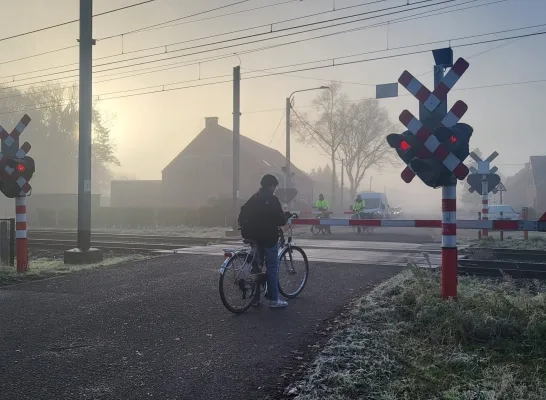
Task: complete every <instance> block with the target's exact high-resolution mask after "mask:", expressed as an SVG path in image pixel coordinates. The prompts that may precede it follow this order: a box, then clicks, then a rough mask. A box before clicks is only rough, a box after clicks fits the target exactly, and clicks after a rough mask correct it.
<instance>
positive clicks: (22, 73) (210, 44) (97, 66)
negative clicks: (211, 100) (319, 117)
mask: <svg viewBox="0 0 546 400" xmlns="http://www.w3.org/2000/svg"><path fill="white" fill-rule="evenodd" d="M430 1H433V0H421V1H419V2H418V3H412V4H410V5H415V4H420V3H429V2H430ZM454 1H457V0H443V1H440V2H438V3H434V4H424V5H421V6H418V7H414V8H410V9H406V10H398V11H391V12H389V13H386V14H382V15H377V16H372V17H366V18H361V19H358V20H354V21H345V22H342V23H337V24H333V25H328V26H323V27H315V28H312V29H307V30H303V31H299V32H292V33H288V34H284V35H279V36H275V37H270V38H261V39H258V40H254V41H247V42H245V43H237V44H233V45H227V46H221V47H216V48H213V49H206V50H201V51H196V52H193V53H188V54H184V55H178V56H171V57H164V58H161V59H159V60H149V61H145V62H140V63H134V64H131V65H127V66H119V67H112V68H111V69H110V70H112V69H120V68H129V67H132V66H138V65H143V64H149V63H155V62H162V61H168V60H171V59H176V58H181V57H187V56H190V55H196V54H203V53H208V52H212V51H218V50H224V49H228V48H233V47H236V46H243V45H248V44H254V43H260V42H263V41H267V40H273V39H281V38H284V37H289V36H293V35H299V34H303V33H308V32H313V31H316V30H320V29H328V28H333V27H337V26H340V25H346V24H350V23H355V22H362V21H366V20H370V19H375V18H382V17H387V16H390V15H394V14H399V13H401V12H408V11H413V10H417V9H422V8H426V7H432V6H436V5H442V4H446V3H452V2H454ZM473 1H478V0H470V2H473ZM497 1H505V0H497ZM399 7H407V5H404V6H395V7H394V8H399ZM390 9H392V7H390V8H386V9H382V10H376V11H373V12H367V13H361V14H356V15H363V14H368V13H376V12H381V11H388V10H390ZM354 16H355V15H353V16H347V17H340V18H349V17H354ZM336 19H339V18H336ZM334 20H335V19H334ZM331 21H332V20H325V21H317V22H314V23H311V24H319V23H326V22H331ZM309 25H310V24H304V25H298V26H294V27H290V28H284V29H282V30H277V31H273V32H269V33H265V34H272V33H279V32H282V31H286V30H292V29H298V28H302V27H306V26H309ZM263 34H264V33H259V34H254V35H250V36H248V37H253V36H254V37H257V36H262V35H263ZM335 34H339V33H335V32H334V33H331V34H327V35H330V36H331V35H335ZM245 37H247V36H245ZM323 37H325V36H323ZM241 39H243V37H239V38H233V39H227V40H223V41H217V42H212V43H208V44H202V45H198V46H193V47H187V48H184V49H177V50H168V51H165V52H162V53H161V54H151V55H145V56H139V57H133V58H129V59H125V60H118V61H111V62H106V63H102V64H96V65H94V66H93V68H99V67H103V66H109V65H114V64H119V63H126V62H129V61H135V60H142V59H145V58H150V57H157V56H160V55H164V54H168V53H178V52H181V51H185V50H191V49H196V48H200V47H205V46H213V45H215V44H221V43H227V42H232V41H238V40H241ZM305 40H310V39H302V41H305ZM110 57H111V56H108V57H104V58H110ZM71 65H78V63H71V64H64V65H60V66H56V67H50V68H43V69H40V70H34V71H27V72H21V73H18V74H13V75H8V76H4V77H0V79H6V78H13V81H15V77H17V76H21V75H28V74H33V73H37V72H42V71H47V70H52V69H57V68H62V67H66V66H71ZM77 71H79V69H78V68H74V69H69V70H64V71H57V72H52V73H50V74H46V75H39V76H34V77H29V78H22V79H18V80H19V81H21V80H25V79H26V80H28V79H36V78H42V77H45V76H50V75H58V74H65V73H71V72H77Z"/></svg>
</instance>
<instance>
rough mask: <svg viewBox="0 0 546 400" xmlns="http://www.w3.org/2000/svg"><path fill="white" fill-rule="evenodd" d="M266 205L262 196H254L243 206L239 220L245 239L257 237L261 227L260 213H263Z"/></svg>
mask: <svg viewBox="0 0 546 400" xmlns="http://www.w3.org/2000/svg"><path fill="white" fill-rule="evenodd" d="M265 205H266V203H265V201H264V199H263V198H261V197H260V196H252V197H251V198H250V199H249V200H248V201H247V202H246V203H245V204H243V206H242V207H241V211H240V213H239V218H238V220H237V222H238V224H239V229H240V230H241V236H242V237H243V238H245V239H253V238H255V237H256V234H257V233H258V230H259V227H260V213H261V212H263V210H264V207H265Z"/></svg>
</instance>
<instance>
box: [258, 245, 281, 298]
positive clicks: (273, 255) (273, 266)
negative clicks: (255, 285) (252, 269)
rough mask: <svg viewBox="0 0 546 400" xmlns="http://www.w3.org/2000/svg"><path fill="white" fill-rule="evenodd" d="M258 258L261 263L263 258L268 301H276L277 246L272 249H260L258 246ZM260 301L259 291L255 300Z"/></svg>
mask: <svg viewBox="0 0 546 400" xmlns="http://www.w3.org/2000/svg"><path fill="white" fill-rule="evenodd" d="M257 250H258V257H259V260H260V262H261V263H263V261H264V258H265V267H266V275H267V292H268V293H269V300H271V301H277V300H278V299H279V260H278V258H277V254H278V252H279V245H278V244H275V245H274V246H273V247H261V246H258V249H257ZM259 299H260V291H259V290H258V291H257V292H256V297H255V300H256V301H257V300H259Z"/></svg>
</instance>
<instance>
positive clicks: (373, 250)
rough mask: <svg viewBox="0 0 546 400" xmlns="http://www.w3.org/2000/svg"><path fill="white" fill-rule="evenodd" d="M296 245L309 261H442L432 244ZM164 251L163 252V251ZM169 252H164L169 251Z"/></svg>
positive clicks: (215, 248)
mask: <svg viewBox="0 0 546 400" xmlns="http://www.w3.org/2000/svg"><path fill="white" fill-rule="evenodd" d="M295 244H297V245H299V246H301V247H303V248H304V249H305V252H306V253H307V256H308V257H309V260H311V261H319V262H330V263H338V264H355V263H358V264H360V265H371V266H378V265H398V266H404V265H406V264H407V261H406V259H407V258H411V259H412V260H414V261H415V262H416V263H417V264H419V265H423V266H425V258H424V257H423V255H422V253H423V252H428V253H429V260H430V261H431V263H432V265H439V263H440V244H436V243H429V244H420V243H392V242H368V241H360V242H358V241H351V240H322V239H302V238H296V240H295ZM238 246H239V243H237V242H225V243H218V244H215V245H211V246H194V247H188V248H180V249H176V250H174V251H176V252H177V253H180V254H206V255H217V254H223V249H225V248H228V249H233V248H237V247H238ZM160 252H161V251H160ZM168 252H170V251H165V252H164V253H168Z"/></svg>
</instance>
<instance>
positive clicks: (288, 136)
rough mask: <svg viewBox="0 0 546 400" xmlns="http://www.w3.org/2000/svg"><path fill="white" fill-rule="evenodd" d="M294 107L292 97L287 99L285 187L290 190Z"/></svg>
mask: <svg viewBox="0 0 546 400" xmlns="http://www.w3.org/2000/svg"><path fill="white" fill-rule="evenodd" d="M291 108H292V105H291V104H290V96H289V97H287V98H286V168H285V171H284V172H285V177H284V187H285V189H288V188H289V187H290V110H291Z"/></svg>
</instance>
